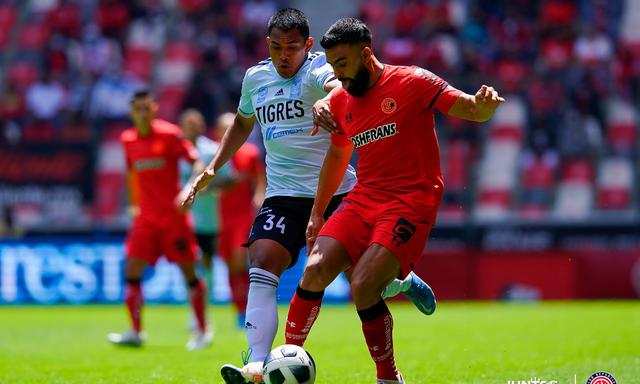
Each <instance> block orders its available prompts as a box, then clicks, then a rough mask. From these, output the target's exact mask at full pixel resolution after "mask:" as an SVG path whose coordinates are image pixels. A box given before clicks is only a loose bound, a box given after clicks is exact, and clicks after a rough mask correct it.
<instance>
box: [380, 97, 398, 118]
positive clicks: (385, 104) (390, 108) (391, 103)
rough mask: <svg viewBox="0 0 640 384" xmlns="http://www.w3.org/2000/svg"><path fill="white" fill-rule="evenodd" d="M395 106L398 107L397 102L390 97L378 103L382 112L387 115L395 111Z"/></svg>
mask: <svg viewBox="0 0 640 384" xmlns="http://www.w3.org/2000/svg"><path fill="white" fill-rule="evenodd" d="M396 107H398V103H396V101H395V99H393V98H392V97H387V98H385V99H384V100H382V104H381V105H380V108H382V112H384V113H386V114H387V115H389V114H392V113H393V112H395V111H396Z"/></svg>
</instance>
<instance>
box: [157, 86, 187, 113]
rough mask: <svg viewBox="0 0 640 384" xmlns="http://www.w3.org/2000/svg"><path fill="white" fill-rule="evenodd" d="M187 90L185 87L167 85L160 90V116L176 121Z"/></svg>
mask: <svg viewBox="0 0 640 384" xmlns="http://www.w3.org/2000/svg"><path fill="white" fill-rule="evenodd" d="M185 95H186V90H185V89H184V88H183V87H167V88H164V89H161V90H160V91H159V92H158V105H159V108H158V116H159V117H161V118H163V119H166V120H169V121H176V119H177V117H178V114H179V113H180V110H181V108H182V103H183V102H184V97H185Z"/></svg>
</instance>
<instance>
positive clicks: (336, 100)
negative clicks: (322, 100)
mask: <svg viewBox="0 0 640 384" xmlns="http://www.w3.org/2000/svg"><path fill="white" fill-rule="evenodd" d="M344 92H346V91H345V90H343V89H339V90H337V91H334V92H332V93H331V97H330V98H329V106H330V108H331V112H332V113H333V120H334V121H335V122H336V124H338V129H340V131H342V132H344V128H343V127H344V125H343V124H342V119H341V118H340V116H342V111H341V109H340V105H343V102H344V100H342V99H343V97H344ZM331 144H333V145H336V146H338V147H346V146H347V145H351V141H349V138H348V137H347V135H346V134H337V133H332V134H331Z"/></svg>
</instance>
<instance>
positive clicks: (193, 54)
mask: <svg viewBox="0 0 640 384" xmlns="http://www.w3.org/2000/svg"><path fill="white" fill-rule="evenodd" d="M164 58H165V60H169V61H173V60H184V61H187V62H189V63H196V62H197V61H198V60H199V58H200V54H199V53H198V50H197V48H196V47H195V46H193V44H190V43H189V42H186V41H172V42H170V43H167V46H166V48H165V54H164Z"/></svg>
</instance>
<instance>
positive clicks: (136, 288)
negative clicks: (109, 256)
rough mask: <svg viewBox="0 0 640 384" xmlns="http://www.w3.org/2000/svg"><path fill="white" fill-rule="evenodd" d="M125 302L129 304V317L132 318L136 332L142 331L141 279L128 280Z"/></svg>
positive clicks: (132, 324)
mask: <svg viewBox="0 0 640 384" xmlns="http://www.w3.org/2000/svg"><path fill="white" fill-rule="evenodd" d="M124 302H125V304H126V305H127V309H128V311H129V318H130V319H131V326H132V327H133V330H134V331H136V332H140V330H141V329H142V325H141V322H142V321H141V317H142V316H141V312H142V303H143V300H142V288H141V287H140V281H136V282H127V287H126V290H125V296H124Z"/></svg>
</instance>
